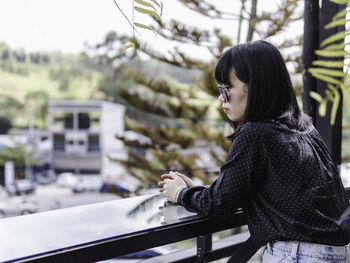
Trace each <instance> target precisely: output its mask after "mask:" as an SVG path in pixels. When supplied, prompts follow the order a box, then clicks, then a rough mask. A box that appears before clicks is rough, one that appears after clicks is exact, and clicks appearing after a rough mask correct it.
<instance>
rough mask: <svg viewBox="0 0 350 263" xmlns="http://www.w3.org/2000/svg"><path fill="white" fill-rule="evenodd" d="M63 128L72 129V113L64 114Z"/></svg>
mask: <svg viewBox="0 0 350 263" xmlns="http://www.w3.org/2000/svg"><path fill="white" fill-rule="evenodd" d="M64 128H66V129H73V113H66V114H64Z"/></svg>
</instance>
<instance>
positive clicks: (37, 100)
mask: <svg viewBox="0 0 350 263" xmlns="http://www.w3.org/2000/svg"><path fill="white" fill-rule="evenodd" d="M48 101H49V95H48V93H47V92H46V91H45V90H35V91H30V92H28V93H27V94H26V96H25V108H26V112H27V113H28V114H32V115H34V118H35V120H37V122H36V123H34V124H35V126H38V127H41V128H43V127H46V126H47V113H48Z"/></svg>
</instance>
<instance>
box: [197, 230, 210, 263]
mask: <svg viewBox="0 0 350 263" xmlns="http://www.w3.org/2000/svg"><path fill="white" fill-rule="evenodd" d="M211 251H212V236H211V234H209V235H205V236H199V237H197V262H203V259H204V257H205V255H206V254H207V253H209V252H211Z"/></svg>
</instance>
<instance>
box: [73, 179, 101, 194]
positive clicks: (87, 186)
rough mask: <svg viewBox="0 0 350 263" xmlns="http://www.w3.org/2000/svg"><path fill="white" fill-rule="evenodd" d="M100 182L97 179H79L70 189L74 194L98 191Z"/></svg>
mask: <svg viewBox="0 0 350 263" xmlns="http://www.w3.org/2000/svg"><path fill="white" fill-rule="evenodd" d="M101 186H102V181H101V179H100V178H99V177H90V176H85V177H80V178H79V179H78V181H77V183H76V184H75V185H74V186H73V187H72V190H73V192H74V193H82V192H86V191H96V192H97V191H99V190H100V188H101Z"/></svg>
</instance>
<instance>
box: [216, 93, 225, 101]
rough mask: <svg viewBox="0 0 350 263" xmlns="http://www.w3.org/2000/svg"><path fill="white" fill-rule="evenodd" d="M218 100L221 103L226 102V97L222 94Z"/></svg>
mask: <svg viewBox="0 0 350 263" xmlns="http://www.w3.org/2000/svg"><path fill="white" fill-rule="evenodd" d="M218 100H219V101H220V102H225V100H224V97H223V96H222V94H221V93H220V95H219V97H218Z"/></svg>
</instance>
